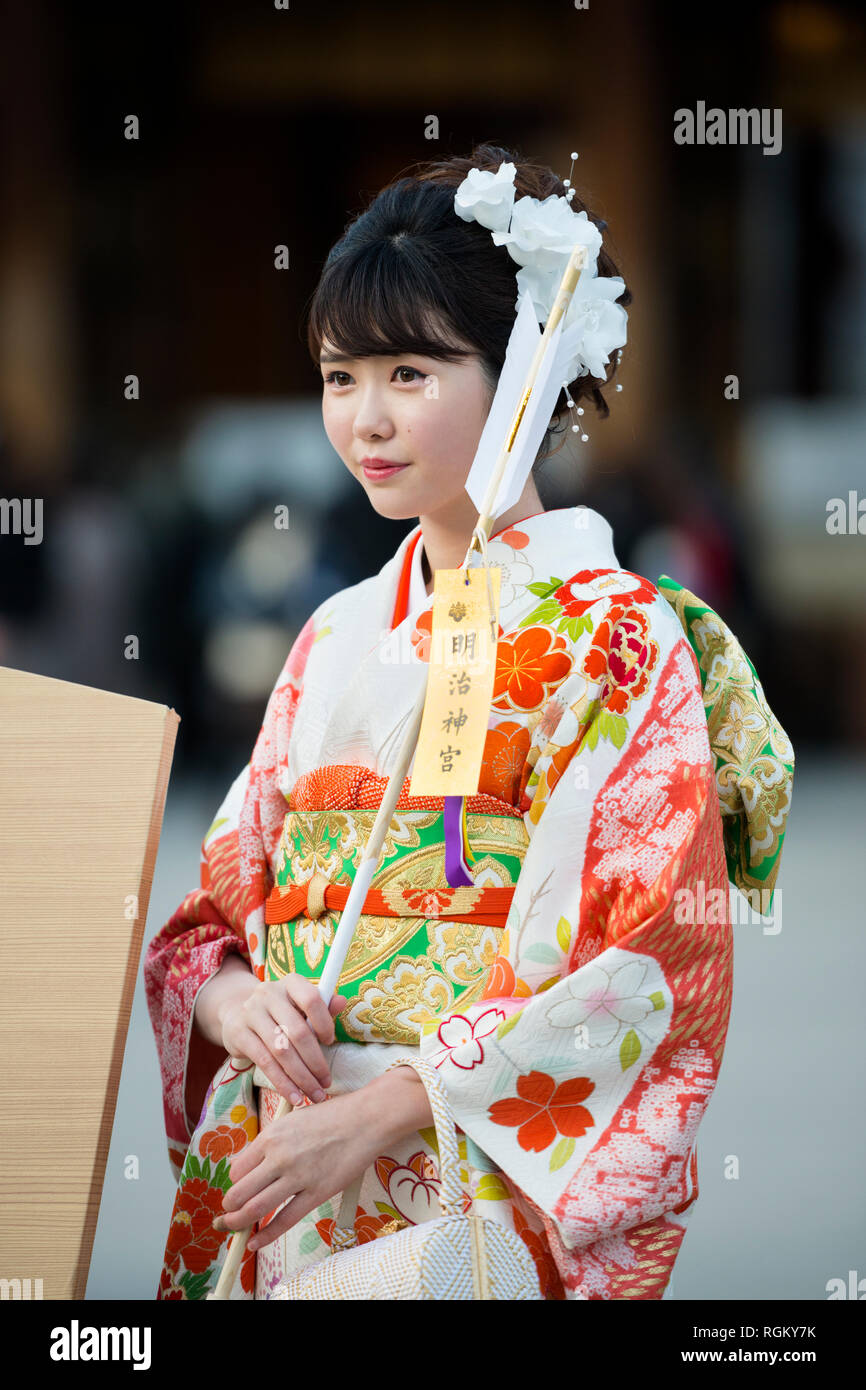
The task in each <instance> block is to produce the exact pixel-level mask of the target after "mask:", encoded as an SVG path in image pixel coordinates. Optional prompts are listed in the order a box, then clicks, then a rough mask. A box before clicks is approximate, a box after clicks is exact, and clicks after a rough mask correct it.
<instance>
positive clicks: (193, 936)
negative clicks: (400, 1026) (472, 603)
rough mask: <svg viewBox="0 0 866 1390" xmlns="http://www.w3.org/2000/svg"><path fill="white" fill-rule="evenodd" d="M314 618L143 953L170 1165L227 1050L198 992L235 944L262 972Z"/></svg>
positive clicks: (188, 1134) (187, 1136)
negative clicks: (212, 1036)
mask: <svg viewBox="0 0 866 1390" xmlns="http://www.w3.org/2000/svg"><path fill="white" fill-rule="evenodd" d="M317 611H318V610H317ZM315 618H316V614H313V616H312V617H311V618H310V619H309V620H308V621H307V623H306V624H305V626H304V627H303V628H302V630H301V632H300V633H299V635H298V638H297V640H296V641H295V643H294V645H293V646H292V649H291V651H290V653H289V655H288V658H287V659H286V662H285V665H284V667H283V669H282V671H281V672H280V675H279V677H278V679H277V682H276V685H275V686H274V689H273V690H272V692H271V695H270V698H269V700H268V704H267V708H266V710H265V716H264V720H263V722H262V726H261V729H260V730H259V734H258V737H257V739H256V743H255V747H254V749H253V754H252V758H251V759H250V762H249V763H247V765H246V767H245V768H244V769H243V770H242V772H240V773H239V775H238V776H237V777H236V778H235V780H234V782H233V783H232V785H231V787H230V788H229V790H228V792H227V793H226V796H225V797H224V798H223V801H222V803H221V805H220V807H219V810H218V811H217V814H216V816H215V818H214V821H213V823H212V825H211V826H210V828H209V830H208V831H207V834H206V835H205V837H204V840H203V842H202V847H201V859H200V886H199V887H198V888H196V889H193V890H192V891H191V892H189V893H188V894H187V895H186V897H185V898H184V900H183V902H182V903H181V904H180V906H179V907H178V909H177V911H176V912H175V913H174V914H173V916H172V917H171V918H170V919H169V920H168V922H166V923H165V925H164V926H163V927H162V928H161V929H160V931H159V932H157V934H156V936H154V937H153V939H152V940H151V941H150V942H149V944H148V947H147V951H146V953H145V958H144V966H143V969H144V983H145V992H146V996H147V1005H148V1011H149V1013H150V1019H151V1023H152V1025H153V1030H154V1034H155V1037H156V1046H157V1052H158V1055H159V1066H160V1074H161V1079H162V1089H163V1107H164V1112H165V1128H166V1137H167V1140H168V1146H169V1158H170V1160H171V1162H172V1166H173V1167H178V1166H179V1164H180V1163H182V1161H183V1155H184V1152H185V1150H186V1147H187V1145H188V1143H189V1140H190V1137H191V1135H192V1133H193V1131H194V1129H195V1126H196V1123H197V1120H198V1116H199V1114H200V1113H201V1109H202V1105H203V1102H204V1099H205V1095H206V1091H207V1087H208V1084H209V1082H210V1081H211V1079H212V1077H213V1075H214V1073H215V1072H216V1070H217V1068H218V1067H219V1066H221V1065H222V1064H223V1063H224V1061H225V1057H226V1054H225V1050H224V1049H223V1048H221V1047H218V1046H216V1045H215V1044H213V1043H211V1042H209V1041H208V1040H207V1039H206V1038H205V1037H203V1035H202V1034H201V1033H199V1032H198V1030H197V1029H196V1028H195V1027H194V1016H195V1003H196V998H197V996H198V992H199V990H200V989H201V988H202V986H203V985H204V984H206V982H207V981H208V980H209V979H210V978H211V976H212V975H214V974H215V973H216V971H218V970H219V968H220V966H221V965H222V963H223V960H224V959H225V957H226V955H227V954H228V953H229V952H231V951H235V952H237V954H238V955H240V956H242V957H243V959H244V960H245V961H246V962H247V964H248V965H249V966H250V969H251V970H252V971H253V973H255V974H256V975H257V976H258V978H259V979H263V978H264V970H263V964H262V962H263V955H262V940H261V933H260V932H257V930H256V924H257V922H258V919H259V917H260V916H261V918H262V920H263V904H264V901H265V898H266V897H267V894H268V892H269V889H270V883H271V881H272V880H271V879H270V865H271V863H272V858H273V854H274V851H275V848H276V843H277V841H278V839H279V833H280V830H281V828H282V824H283V818H284V815H285V810H286V801H285V796H284V795H283V792H282V791H281V789H280V769H281V767H282V766H284V764H285V756H286V751H287V748H288V742H289V739H290V737H291V732H292V726H293V723H294V716H295V710H296V709H297V705H298V702H299V700H300V696H301V692H302V689H303V674H304V669H305V666H306V660H307V656H308V653H309V650H310V647H311V646H312V643H313V641H314V638H315Z"/></svg>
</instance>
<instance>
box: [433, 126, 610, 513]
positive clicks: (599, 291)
mask: <svg viewBox="0 0 866 1390" xmlns="http://www.w3.org/2000/svg"><path fill="white" fill-rule="evenodd" d="M575 159H577V154H576V152H574V151H572V155H571V160H572V169H573V168H574V161H575ZM516 173H517V169H516V167H515V165H514V164H512V163H507V162H503V163H502V164H500V166H499V168H498V169H497V170H496V171H495V172H494V171H493V170H491V169H470V170H469V173H468V174H467V176H466V178H465V179H464V180H463V182H462V183H461V184H460V185H459V187H458V188H457V190H456V192H455V194H454V211H455V213H456V214H457V216H458V217H460V218H462V220H463V221H464V222H478V223H480V225H481V226H482V227H486V228H487V229H488V231H489V232H490V234H491V236H492V238H493V241H494V243H495V244H496V245H497V246H504V247H505V248H506V250H507V251H508V254H509V255H510V256H511V258H512V260H514V261H515V262H516V263H517V264H518V265H519V267H520V269H519V270H518V272H517V277H516V278H517V300H516V305H515V307H516V317H515V322H514V328H513V329H512V332H511V336H510V338H509V341H508V348H507V350H506V355H505V362H504V364H503V367H502V371H501V372H500V375H499V384H498V386H497V390H496V395H495V396H494V399H493V404H492V405H491V407H490V412H489V414H488V417H487V422H486V425H485V428H484V431H483V433H482V436H481V439H480V441H479V445H478V450H477V452H476V456H475V460H474V462H473V464H472V468H471V469H470V471H469V475H468V477H467V479H466V490H467V492H468V493H469V495H470V497H471V498H472V500H473V502H474V503H475V505H476V506H477V507H478V508H479V511H481V510H482V506H483V498H484V495H485V491H486V486H487V482H488V480H489V478H490V477H491V475H492V471H493V466H494V458H495V454H496V451H497V446H498V441H499V440H501V439H502V437H503V436H504V435H505V433H506V431H507V429H508V424H509V421H510V420H511V418H512V414H511V412H513V409H514V403H515V400H519V398H520V390H521V387H522V384H523V382H524V379H525V377H526V373H527V370H528V367H529V364H530V362H531V361H532V358H533V354H534V352H535V349H536V348H537V346H538V342H539V338H540V336H541V330H540V328H539V324H546V323H547V320H548V319H549V317H550V315H551V311H552V309H553V304H554V301H555V299H556V296H557V293H558V292H559V289H560V286H561V283H562V278H563V275H564V273H565V271H566V268H567V266H568V263H569V260H570V258H571V256H572V254H573V252H574V250H575V248H576V247H578V246H580V247H583V248H584V249H585V252H586V260H585V264H584V267H583V269H582V270H581V272H580V274H579V276H578V279H577V284H576V285H575V287H574V291H573V293H572V296H571V299H570V302H569V304H568V307H567V309H566V312H565V314H564V315H563V316H562V317H561V319H560V320H559V322H558V323H557V325H556V328H555V329H554V331H553V337H552V338H551V341H550V345H549V347H548V350H547V352H546V353H545V356H544V360H543V365H542V367H541V369H540V370H539V373H538V377H537V380H536V382H535V385H534V387H533V390H532V394H531V396H530V398H529V404H528V406H527V408H526V411H525V413H524V416H523V418H522V420H521V422H520V427H519V431H518V435H517V440H516V441H515V444H514V448H513V449H512V451H511V454H510V456H509V460H508V466H507V468H506V471H505V474H504V476H503V478H502V482H501V485H500V487H499V489H498V491H497V495H496V502H495V506H494V508H493V511H492V515H494V516H495V515H497V514H499V513H501V512H503V511H505V510H507V508H508V507H510V506H512V505H513V504H514V503H515V502H516V501H517V499H518V497H519V496H520V492H521V490H522V488H523V485H524V483H525V481H526V477H527V476H528V473H529V470H530V468H531V466H532V461H533V459H534V458H535V455H536V452H537V450H538V447H539V445H540V444H541V441H542V438H543V436H544V433H545V430H546V429H547V427H548V425H549V422H550V418H551V415H552V413H553V409H554V407H555V404H556V399H557V397H558V395H559V389H560V386H562V387H563V388H564V389H565V393H566V399H567V403H568V405H569V406H573V405H574V401H573V400H571V398H570V395H569V392H568V383H569V382H570V381H574V380H576V379H577V378H578V377H581V376H593V377H598V378H599V379H603V378H604V377H605V375H606V373H605V367H606V366H607V364H608V363H609V361H610V354H611V353H612V352H614V351H616V350H617V349H621V348H622V347H623V346H624V344H625V342H626V338H627V324H628V315H627V314H626V311H625V309H624V308H623V306H622V305H621V304H617V303H616V302H615V301H616V300H617V299H618V298H619V296H620V295H621V294H622V293H623V292H624V290H625V281H624V280H623V279H622V278H621V276H618V275H617V276H604V275H599V274H598V254H599V251H600V250H601V245H602V236H601V231H600V230H599V228H598V227H597V226H596V225H595V223H594V222H590V220H589V218H588V217H587V215H586V213H585V212H579V213H575V212H573V211H572V209H571V199H572V197H573V196H574V189H573V188H572V187H571V174H570V172H569V177H568V178H567V179H565V180H563V182H564V184H565V186H566V189H567V192H566V194H565V196H564V197H560V196H558V195H557V194H551V195H550V196H549V197H548V198H544V199H543V200H542V199H538V198H530V197H523V198H517V199H516V200H515V187H514V179H515V175H516ZM619 355H621V354H619ZM620 389H621V388H620V387H617V390H620ZM577 413H578V415H583V408H582V407H578V411H577ZM572 428H573V429H574V430H575V431H576V432H580V429H581V426H579V425H573V426H572ZM588 438H589V436H588V435H587V434H581V439H582V440H584V441H586V440H587V439H588ZM518 446H519V447H518Z"/></svg>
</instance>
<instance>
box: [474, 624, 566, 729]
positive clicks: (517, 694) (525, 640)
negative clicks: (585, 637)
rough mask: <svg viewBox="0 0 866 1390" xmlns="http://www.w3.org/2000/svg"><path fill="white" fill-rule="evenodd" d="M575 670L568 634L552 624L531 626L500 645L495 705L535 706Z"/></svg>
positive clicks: (532, 707)
mask: <svg viewBox="0 0 866 1390" xmlns="http://www.w3.org/2000/svg"><path fill="white" fill-rule="evenodd" d="M570 670H571V657H570V656H569V654H568V649H567V646H566V641H565V638H564V637H563V636H562V635H561V634H560V633H555V632H552V631H551V629H550V628H549V627H528V628H525V629H524V630H523V631H522V632H518V633H517V634H516V635H515V636H514V637H513V638H510V637H503V638H502V639H501V640H500V641H499V643H498V645H497V648H496V678H495V681H494V685H493V705H494V706H495V707H496V708H498V709H518V710H523V711H527V710H535V709H539V708H540V707H541V705H542V704H543V703H544V701H545V700H546V699H547V697H548V695H549V693H550V691H551V690H553V689H555V688H556V686H558V685H559V683H560V681H563V680H565V677H566V676H567V675H568V673H569V671H570Z"/></svg>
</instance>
